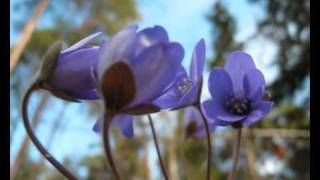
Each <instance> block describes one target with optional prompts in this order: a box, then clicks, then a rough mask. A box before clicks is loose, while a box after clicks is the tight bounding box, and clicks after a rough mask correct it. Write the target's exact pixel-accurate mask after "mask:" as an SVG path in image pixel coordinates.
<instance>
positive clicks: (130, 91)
mask: <svg viewBox="0 0 320 180" xmlns="http://www.w3.org/2000/svg"><path fill="white" fill-rule="evenodd" d="M183 57H184V50H183V48H182V46H181V45H180V44H179V43H174V42H169V37H168V34H167V32H166V31H165V29H164V28H162V27H161V26H155V27H152V28H146V29H144V30H142V31H139V32H137V26H129V27H127V28H124V29H123V30H122V31H120V32H119V33H117V34H116V35H115V36H114V37H113V38H112V39H111V40H110V41H109V42H108V43H105V44H103V45H102V47H101V49H100V53H99V59H98V66H97V72H96V75H97V77H96V78H97V82H98V86H99V92H100V94H101V96H102V97H103V101H104V105H105V113H115V114H116V115H115V117H114V119H113V120H112V121H114V122H115V123H116V124H120V127H121V129H122V133H123V134H124V135H125V136H126V137H133V128H132V116H131V115H143V114H149V113H153V112H158V111H160V109H161V108H160V107H158V106H157V105H156V104H155V103H154V101H155V100H156V99H157V98H158V97H160V96H161V95H162V94H163V93H165V92H166V91H167V89H169V88H170V87H171V86H173V84H174V79H175V77H176V74H177V73H178V72H179V68H180V67H181V62H182V59H183ZM124 117H125V118H124ZM101 120H102V119H100V121H99V120H98V121H97V123H96V125H95V128H94V130H99V129H100V127H99V126H100V124H101Z"/></svg>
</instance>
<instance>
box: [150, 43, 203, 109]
mask: <svg viewBox="0 0 320 180" xmlns="http://www.w3.org/2000/svg"><path fill="white" fill-rule="evenodd" d="M204 61H205V42H204V40H203V39H201V40H200V41H199V42H198V43H197V45H196V47H195V48H194V50H193V53H192V58H191V65H190V77H188V75H187V73H186V71H185V69H184V68H183V67H182V66H181V67H180V70H179V73H178V74H177V76H176V80H175V85H174V86H172V87H171V88H170V89H168V91H167V92H166V93H165V94H163V95H162V96H161V97H159V98H158V99H157V100H156V101H155V103H156V104H157V105H158V106H160V107H162V108H172V109H178V108H182V107H186V106H189V105H193V104H195V103H197V102H199V101H200V91H201V86H202V72H203V69H204Z"/></svg>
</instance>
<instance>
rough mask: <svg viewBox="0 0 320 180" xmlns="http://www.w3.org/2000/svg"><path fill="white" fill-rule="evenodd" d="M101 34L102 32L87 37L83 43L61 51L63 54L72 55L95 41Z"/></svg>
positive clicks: (80, 42)
mask: <svg viewBox="0 0 320 180" xmlns="http://www.w3.org/2000/svg"><path fill="white" fill-rule="evenodd" d="M100 34H101V32H97V33H94V34H91V35H90V36H87V37H86V38H84V39H82V40H81V41H79V42H77V43H75V44H74V45H72V46H70V47H69V48H67V49H65V50H63V51H61V53H64V54H65V53H70V52H72V51H75V50H78V49H81V48H82V47H84V46H85V45H86V44H88V43H89V42H90V41H92V40H93V39H95V38H96V37H97V36H99V35H100Z"/></svg>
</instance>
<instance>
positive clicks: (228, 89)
mask: <svg viewBox="0 0 320 180" xmlns="http://www.w3.org/2000/svg"><path fill="white" fill-rule="evenodd" d="M264 88H265V79H264V76H263V74H262V72H261V71H259V70H258V69H257V68H256V67H255V64H254V62H253V60H252V58H251V57H250V55H248V54H246V53H244V52H241V51H235V52H232V53H231V54H230V55H229V56H228V58H227V61H226V63H225V65H224V68H214V69H213V70H212V72H211V73H210V77H209V91H210V94H211V96H212V97H213V99H210V100H207V101H205V102H204V103H203V109H204V113H205V115H206V117H207V118H208V119H209V120H211V121H214V122H215V123H216V124H218V125H221V126H226V125H232V126H234V127H242V126H244V127H249V126H251V125H252V124H254V123H256V122H257V121H259V120H260V119H262V118H263V117H264V116H265V115H266V114H267V113H269V111H270V110H271V107H272V104H273V103H272V102H271V101H267V100H264V98H263V95H264Z"/></svg>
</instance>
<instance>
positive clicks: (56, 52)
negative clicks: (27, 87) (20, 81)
mask: <svg viewBox="0 0 320 180" xmlns="http://www.w3.org/2000/svg"><path fill="white" fill-rule="evenodd" d="M62 47H63V41H56V42H54V43H53V44H52V45H51V46H50V48H49V49H48V50H47V52H46V54H45V55H44V56H43V57H42V59H41V64H40V67H39V70H38V72H37V74H36V76H35V82H46V81H48V80H49V79H50V78H51V77H52V75H53V74H54V71H55V69H56V67H57V63H58V59H59V56H60V52H61V50H62Z"/></svg>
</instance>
